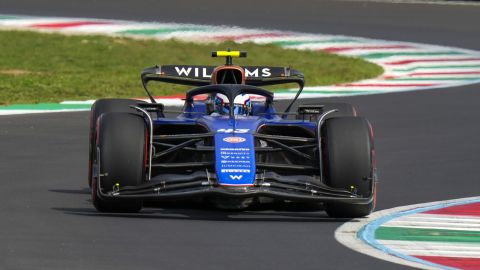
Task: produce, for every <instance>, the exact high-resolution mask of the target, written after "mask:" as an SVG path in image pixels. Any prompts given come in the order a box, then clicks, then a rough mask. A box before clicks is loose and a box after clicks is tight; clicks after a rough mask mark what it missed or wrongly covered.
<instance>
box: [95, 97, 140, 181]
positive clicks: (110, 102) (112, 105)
mask: <svg viewBox="0 0 480 270" xmlns="http://www.w3.org/2000/svg"><path fill="white" fill-rule="evenodd" d="M138 102H140V101H138V100H133V99H118V98H115V99H113V98H112V99H99V100H97V101H95V103H93V105H92V108H91V109H90V131H89V152H88V186H89V187H92V169H93V161H94V159H95V156H94V147H95V134H96V128H97V119H98V117H100V115H102V114H104V113H108V112H132V113H133V112H135V111H134V110H133V109H132V108H131V107H130V106H132V105H136V104H137V103H138Z"/></svg>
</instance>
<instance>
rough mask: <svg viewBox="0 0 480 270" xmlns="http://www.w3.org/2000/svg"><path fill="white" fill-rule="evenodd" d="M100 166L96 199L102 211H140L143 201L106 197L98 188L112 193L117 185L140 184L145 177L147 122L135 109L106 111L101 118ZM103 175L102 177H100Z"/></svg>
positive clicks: (94, 187) (94, 179)
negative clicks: (126, 111) (133, 111)
mask: <svg viewBox="0 0 480 270" xmlns="http://www.w3.org/2000/svg"><path fill="white" fill-rule="evenodd" d="M96 137H97V139H98V140H97V141H96V151H95V154H96V156H97V157H96V165H97V167H96V168H97V170H98V172H96V173H95V174H94V175H93V177H92V201H93V204H94V206H95V208H96V209H97V210H98V211H101V212H138V211H140V210H141V208H142V202H141V201H122V200H118V199H117V200H114V201H111V200H103V199H102V198H101V197H100V196H99V195H98V189H100V190H101V191H102V192H103V193H108V192H110V191H112V190H113V188H114V186H115V187H124V186H137V185H139V184H141V183H142V182H144V181H145V173H146V163H145V161H146V159H147V157H146V153H147V145H148V143H147V139H148V138H147V137H148V133H147V126H146V123H145V120H144V119H143V118H142V117H141V116H139V115H136V114H131V113H119V112H113V113H106V114H102V115H101V116H100V118H99V120H98V130H97V135H96ZM99 179H100V181H99Z"/></svg>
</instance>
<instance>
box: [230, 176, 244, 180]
mask: <svg viewBox="0 0 480 270" xmlns="http://www.w3.org/2000/svg"><path fill="white" fill-rule="evenodd" d="M230 178H231V179H232V180H240V179H242V178H243V175H230Z"/></svg>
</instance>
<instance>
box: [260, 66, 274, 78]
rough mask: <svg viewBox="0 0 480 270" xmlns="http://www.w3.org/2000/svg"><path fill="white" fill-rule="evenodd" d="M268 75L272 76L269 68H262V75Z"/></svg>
mask: <svg viewBox="0 0 480 270" xmlns="http://www.w3.org/2000/svg"><path fill="white" fill-rule="evenodd" d="M270 76H272V73H271V72H270V69H269V68H264V69H262V77H270Z"/></svg>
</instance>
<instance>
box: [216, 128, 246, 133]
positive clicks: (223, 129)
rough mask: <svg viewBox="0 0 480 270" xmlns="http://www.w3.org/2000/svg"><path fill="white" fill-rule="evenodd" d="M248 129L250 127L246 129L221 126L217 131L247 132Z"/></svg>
mask: <svg viewBox="0 0 480 270" xmlns="http://www.w3.org/2000/svg"><path fill="white" fill-rule="evenodd" d="M249 131H250V129H248V128H237V129H233V128H221V129H219V130H217V132H218V133H248V132H249Z"/></svg>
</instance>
